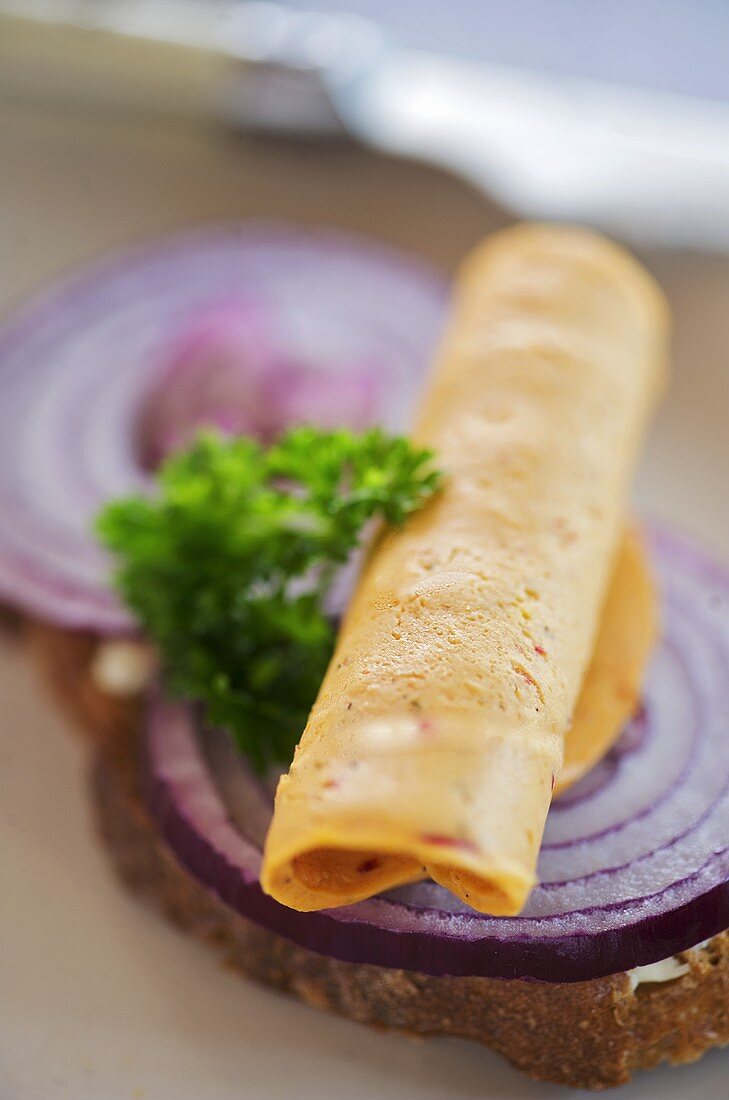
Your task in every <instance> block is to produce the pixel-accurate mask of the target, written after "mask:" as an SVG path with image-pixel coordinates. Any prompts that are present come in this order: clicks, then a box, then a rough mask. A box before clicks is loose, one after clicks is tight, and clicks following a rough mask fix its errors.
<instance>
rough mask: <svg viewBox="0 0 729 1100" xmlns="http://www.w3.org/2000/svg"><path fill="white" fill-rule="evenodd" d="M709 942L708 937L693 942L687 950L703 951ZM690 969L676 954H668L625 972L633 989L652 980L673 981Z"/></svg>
mask: <svg viewBox="0 0 729 1100" xmlns="http://www.w3.org/2000/svg"><path fill="white" fill-rule="evenodd" d="M710 943H711V940H710V939H708V940H702V941H701V943H697V944H694V946H693V947H690V948H688V950H689V951H703V949H704V948H705V947H708V946H709V944H710ZM690 969H691V967H690V965H689V964H688V963H687V962H685V961H684V960H683V959H680V958H678V956H676V955H670V956H669V957H668V958H667V959H659V961H658V962H654V963H647V964H646V965H645V966H634V967H633V969H632V970H628V971H626V974H627V977H628V981H629V982H630V988H631V989H632V990H634V991H635V990H636V989H637V988H638V986H639V985H647V984H649V983H652V982H673V981H675V980H676V978H683V976H684V974H688V973H689V971H690Z"/></svg>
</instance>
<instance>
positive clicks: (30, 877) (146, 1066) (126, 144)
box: [0, 110, 729, 1100]
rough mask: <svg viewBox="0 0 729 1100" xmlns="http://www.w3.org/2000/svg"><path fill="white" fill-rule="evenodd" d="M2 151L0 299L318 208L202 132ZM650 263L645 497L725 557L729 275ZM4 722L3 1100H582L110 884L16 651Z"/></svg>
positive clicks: (723, 1084) (428, 196)
mask: <svg viewBox="0 0 729 1100" xmlns="http://www.w3.org/2000/svg"><path fill="white" fill-rule="evenodd" d="M0 141H1V142H2V148H1V152H0V155H1V156H2V160H3V165H4V168H3V174H2V178H1V179H0V239H2V241H3V255H2V259H1V260H0V302H1V303H3V304H5V303H9V302H11V301H14V300H17V299H18V298H20V297H21V296H22V295H23V293H25V292H26V291H28V290H29V289H31V288H32V287H33V286H35V285H36V284H37V283H38V282H40V281H42V280H43V279H44V278H46V277H47V276H48V275H49V274H51V273H54V272H55V271H57V270H59V269H60V268H62V267H64V266H66V265H70V264H75V263H77V262H79V261H80V260H82V259H85V258H86V257H88V256H91V255H94V254H95V253H97V252H99V251H100V250H102V249H103V248H106V247H108V246H110V245H112V244H114V243H117V242H121V241H125V240H128V239H131V238H132V237H139V236H141V235H144V234H145V233H148V232H150V231H152V230H154V229H156V228H158V227H169V226H170V225H173V224H181V223H182V224H184V223H187V222H189V221H191V220H198V219H200V218H201V217H221V216H232V215H237V214H238V213H239V212H244V211H247V210H250V209H256V208H257V207H258V206H259V205H262V206H263V208H264V209H265V210H266V211H267V212H268V211H273V212H275V211H276V210H277V209H278V207H280V206H283V207H285V208H286V209H287V210H289V211H291V212H293V213H301V214H303V215H304V216H307V217H310V216H311V209H312V208H313V207H312V200H311V197H310V193H311V191H312V188H313V187H315V180H314V177H313V176H312V173H311V171H310V168H307V167H306V163H303V162H302V163H303V167H302V165H301V164H300V165H299V169H300V172H299V175H298V177H297V178H296V179H295V180H294V181H293V182H294V183H296V184H300V187H301V190H300V191H299V192H298V197H296V192H294V194H295V197H294V199H293V200H292V199H290V198H285V195H284V192H285V191H286V190H288V191H290V190H291V185H292V180H291V179H290V178H289V179H288V180H287V182H286V187H285V188H284V186H283V184H282V183H280V182H278V180H279V177H278V176H277V177H276V178H275V179H272V180H268V179H267V178H263V181H262V179H261V178H259V177H258V176H256V175H255V173H253V176H251V174H250V170H249V168H250V166H249V165H248V163H247V162H245V158H244V157H243V154H242V153H241V151H240V150H239V149H237V148H236V149H234V148H233V147H232V145H226V144H223V143H221V144H220V145H217V144H215V143H213V142H210V141H209V140H207V139H203V138H202V137H200V136H196V135H193V134H185V135H178V136H176V137H172V136H168V135H161V134H156V133H154V132H143V133H142V132H132V131H124V130H123V128H120V127H119V126H117V127H116V128H112V129H109V128H108V127H106V126H104V125H101V124H100V123H94V122H91V121H89V122H84V123H78V124H76V123H74V124H71V123H69V122H63V121H62V120H60V119H51V118H43V117H36V116H30V115H28V116H26V115H23V114H22V113H21V112H14V111H12V110H11V111H0ZM241 158H243V160H241ZM340 168H341V176H342V179H343V180H344V181H345V183H346V186H347V187H348V188H349V192H348V193H347V194H346V195H345V196H344V197H343V198H341V197H340V198H338V199H336V200H335V199H333V200H332V201H331V203H330V204H328V208H327V213H328V214H329V215H330V218H331V219H333V220H335V221H337V220H338V221H341V222H345V223H346V222H347V220H348V212H349V211H350V207H351V210H352V212H353V217H355V220H356V222H357V224H358V225H360V226H363V227H365V228H372V229H374V228H376V227H377V225H378V219H380V217H381V220H382V221H383V225H385V226H386V228H385V229H383V232H386V233H387V235H389V236H390V237H392V238H393V239H396V240H399V239H402V240H403V241H404V242H405V243H408V239H409V235H410V237H412V235H413V234H417V233H418V232H419V230H418V228H417V226H414V227H413V226H411V225H410V224H409V222H408V220H407V218H403V217H402V216H401V212H400V213H399V212H398V210H397V208H395V209H394V211H392V210H389V207H387V204H385V206H384V207H383V208H382V211H381V212H378V210H377V209H376V204H377V202H380V203H382V196H381V195H380V197H379V199H378V198H377V197H376V196H370V194H369V192H368V193H363V192H362V189H361V187H362V185H361V176H360V169H359V168H356V169H354V170H353V169H351V168H348V167H347V165H346V164H342V165H341V166H340ZM371 182H372V181H371V180H370V181H369V183H368V186H369V185H370V184H371ZM433 187H435V185H432V186H431V184H430V183H428V182H426V183H425V184H424V185H423V192H422V194H421V195H420V203H421V205H422V208H423V210H424V211H425V212H426V214H427V211H428V203H430V204H431V206H432V203H433V202H434V201H435V198H434V193H435V192H434V191H433ZM438 187H441V185H440V184H438ZM438 187H435V191H437V190H438ZM429 188H430V190H429ZM306 194H309V198H308V199H307V198H306V197H305V196H306ZM302 196H304V197H302ZM373 204H374V205H373ZM314 205H315V204H314ZM494 217H495V215H494V213H493V211H489V210H488V208H486V207H484V212H481V211H480V208H479V207H478V204H476V203H475V202H474V199H473V197H472V196H468V195H464V196H461V198H460V201H459V204H458V213H457V214H454V221H453V224H452V225H451V226H449V225H447V224H444V223H443V222H442V221H432V235H431V239H430V241H429V243H428V245H427V246H426V247H425V250H426V251H429V252H431V253H432V254H433V255H435V256H441V257H442V258H443V259H445V260H446V261H450V260H452V259H453V258H454V256H455V255H457V254H458V251H460V249H461V247H462V244H463V243H465V242H466V241H467V240H469V239H470V237H471V236H473V235H474V233H475V232H476V231H480V230H481V229H484V228H487V227H488V221H489V219H490V220H493V219H494ZM469 219H470V220H469ZM449 249H450V252H449ZM658 267H659V269H660V272H661V274H662V275H663V277H664V279H665V281H666V283H667V286H668V288H669V292H670V294H671V296H672V298H673V299H674V303H675V308H676V311H677V315H678V321H677V329H678V333H677V344H678V348H677V351H678V360H679V363H678V368H677V372H676V376H675V379H674V384H673V387H672V390H671V394H670V398H669V400H668V402H667V403H666V406H665V408H664V410H663V412H662V414H661V417H660V419H659V422H658V425H657V428H656V431H655V432H654V435H653V439H652V443H651V447H650V448H649V452H648V455H647V457H646V461H645V463H644V466H643V469H642V472H641V477H640V481H639V497H640V499H641V501H642V502H643V503H644V505H648V506H649V509H650V511H651V513H653V514H658V515H665V516H669V517H673V518H674V520H676V521H677V522H679V523H680V524H681V526H682V527H684V528H688V529H690V530H691V529H693V530H694V531H695V532H697V533H698V534H700V535H701V536H702V537H703V538H704V541H707V542H708V543H709V544H710V545H711V544H713V545H714V547H715V548H716V549H717V550H718V551H719V553H720V554H722V553H723V555H724V556H725V557H727V558H729V515H728V514H727V513H728V511H729V510H728V509H727V491H726V477H727V470H729V443H728V442H727V431H726V416H727V410H729V308H727V302H729V265H728V264H727V263H726V262H725V261H721V260H715V261H700V260H691V259H688V258H685V259H684V260H682V261H681V262H680V263H679V262H677V261H674V260H666V261H658ZM1 399H2V398H1V395H0V400H1ZM0 715H1V716H2V721H1V722H0V874H1V875H2V879H1V883H2V885H1V886H0V1100H61V1098H64V1100H65V1098H73V1100H188V1098H189V1100H193V1098H194V1100H202V1098H204V1100H229V1098H233V1097H235V1098H237V1100H274V1098H289V1097H291V1098H294V1097H296V1098H305V1097H307V1098H308V1097H311V1098H316V1100H359V1098H361V1100H364V1098H367V1100H369V1098H371V1097H375V1096H379V1097H383V1098H385V1100H410V1098H413V1100H414V1098H416V1097H417V1098H418V1100H431V1098H432V1100H436V1098H439V1100H456V1098H469V1097H482V1098H485V1100H508V1098H511V1097H514V1098H524V1100H527V1098H544V1100H549V1098H555V1100H556V1098H559V1097H567V1096H571V1095H576V1094H574V1093H570V1092H569V1091H567V1090H563V1089H559V1088H556V1087H554V1086H547V1085H536V1084H532V1083H530V1082H528V1081H526V1080H524V1079H523V1078H522V1077H521V1076H520V1075H519V1074H517V1073H516V1072H515V1071H513V1070H512V1069H511V1068H510V1067H508V1066H507V1065H506V1064H505V1063H503V1062H502V1061H501V1060H500V1059H498V1058H497V1057H496V1056H494V1055H493V1054H491V1053H490V1052H489V1051H486V1050H482V1049H480V1048H478V1047H477V1046H476V1045H474V1044H468V1043H466V1042H463V1041H457V1040H443V1039H437V1040H429V1041H427V1042H415V1041H413V1040H409V1039H407V1038H404V1037H401V1036H398V1035H385V1034H380V1033H377V1032H374V1031H371V1030H368V1029H366V1028H363V1027H361V1026H359V1025H356V1024H353V1023H350V1022H348V1021H344V1020H340V1019H337V1018H333V1017H330V1016H326V1015H323V1014H321V1013H319V1012H316V1011H315V1010H313V1009H310V1008H308V1007H305V1006H303V1005H301V1004H299V1003H298V1002H295V1001H293V1000H289V999H287V998H285V997H283V996H281V995H278V994H276V993H273V992H271V991H269V990H266V989H261V988H258V987H256V986H254V985H252V984H250V983H248V982H245V981H242V980H241V979H240V978H239V977H237V976H236V975H233V974H231V973H229V972H227V971H225V970H224V969H223V968H222V967H221V966H220V965H219V963H218V962H217V960H216V958H215V956H214V955H213V954H212V953H211V952H210V951H209V950H208V949H207V948H204V947H202V946H201V945H198V944H197V943H196V942H194V941H192V940H190V939H188V938H187V937H185V936H183V935H182V934H180V933H178V932H177V931H174V930H172V929H171V928H168V927H167V926H166V925H165V924H164V923H163V922H162V921H161V920H160V919H159V917H158V916H157V914H156V913H153V912H149V911H147V910H146V909H144V908H141V907H140V906H138V905H137V904H136V903H135V902H134V900H133V899H131V898H128V897H127V896H126V895H125V894H124V893H123V891H122V890H121V889H120V888H119V887H118V885H117V883H116V881H115V880H114V878H113V876H112V873H111V871H110V869H109V867H108V865H107V863H106V860H105V858H104V856H103V853H102V852H101V851H100V850H99V849H98V848H97V846H96V843H95V841H94V838H93V835H92V831H91V828H90V820H89V813H88V809H87V801H86V796H85V790H84V785H85V765H86V752H85V750H84V747H83V746H82V745H81V743H80V742H78V741H76V740H75V739H74V738H73V737H71V736H69V734H68V731H66V730H65V729H64V728H63V726H62V723H61V721H60V719H59V718H58V717H57V716H56V714H55V712H54V710H53V708H52V706H51V704H50V702H49V701H48V700H47V699H46V697H45V696H44V695H43V694H42V693H41V692H40V690H39V688H38V682H37V680H36V678H35V677H34V676H33V675H32V670H31V669H30V668H29V666H28V662H27V659H26V657H25V655H24V654H23V652H22V649H20V648H18V647H14V646H10V645H8V644H5V643H3V644H0ZM728 1077H729V1054H727V1053H720V1052H714V1053H712V1054H710V1055H708V1056H707V1057H706V1058H705V1059H704V1060H703V1061H702V1062H701V1063H700V1064H699V1065H697V1066H693V1067H686V1068H681V1069H676V1070H669V1069H660V1070H658V1071H655V1072H654V1073H652V1074H650V1075H644V1076H642V1077H641V1078H640V1079H639V1080H638V1081H637V1083H635V1084H633V1085H630V1086H628V1087H626V1088H625V1089H623V1090H622V1091H621V1092H620V1094H619V1095H620V1096H621V1098H624V1100H638V1098H640V1100H649V1098H650V1100H653V1098H656V1097H659V1096H660V1097H661V1098H662V1100H679V1098H680V1100H684V1098H685V1097H687V1096H691V1097H692V1098H694V1100H701V1098H704V1097H706V1098H709V1097H711V1098H712V1100H718V1098H721V1097H724V1096H726V1094H727V1079H728Z"/></svg>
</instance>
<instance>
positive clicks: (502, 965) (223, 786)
mask: <svg viewBox="0 0 729 1100" xmlns="http://www.w3.org/2000/svg"><path fill="white" fill-rule="evenodd" d="M652 548H653V553H654V558H655V561H656V565H657V568H658V571H659V576H660V579H661V582H662V589H663V602H664V613H663V614H664V637H663V641H662V643H661V644H660V646H659V647H658V651H657V653H656V655H655V659H654V661H653V665H652V668H651V672H650V675H649V678H648V682H647V685H646V691H645V700H644V709H643V712H642V714H641V715H640V716H639V717H638V718H637V719H636V720H635V721H634V722H633V723H631V724H630V725H629V726H628V727H627V729H626V730H625V732H624V734H623V736H622V739H621V740H620V741H619V742H618V744H617V745H616V746H615V747H614V748H613V749H612V750H611V751H610V752H609V753H608V755H607V756H606V757H605V759H604V760H603V761H602V762H601V763H600V764H598V765H597V767H596V768H595V769H594V770H593V771H592V772H591V773H590V774H589V775H587V776H585V778H584V779H583V780H581V781H580V783H579V784H577V785H576V786H574V787H572V788H571V789H570V790H569V791H568V792H566V793H565V795H564V796H563V797H562V799H560V800H559V801H557V802H556V803H555V804H554V806H553V807H552V810H551V812H550V814H549V818H548V822H547V829H546V833H545V839H544V844H543V848H542V852H541V857H540V863H539V877H540V885H539V886H538V887H537V888H536V889H535V890H534V891H533V893H532V895H531V897H530V899H529V903H528V905H527V907H526V909H525V910H524V912H523V913H522V914H521V915H520V916H519V917H513V918H512V917H509V918H496V917H488V916H484V915H481V914H478V913H474V912H473V911H471V910H469V909H468V908H467V907H466V906H465V905H463V904H462V903H461V902H459V901H458V900H456V899H455V898H454V897H453V896H452V895H450V894H449V893H448V892H447V891H445V890H444V889H442V888H441V887H439V886H437V885H435V884H433V883H429V882H424V883H419V884H416V885H413V886H408V887H402V888H400V889H398V890H394V891H392V892H390V893H387V894H385V895H383V896H380V897H377V898H373V899H370V900H368V901H364V902H360V903H358V904H357V905H353V906H349V907H346V908H342V909H334V910H329V911H326V912H320V913H296V912H294V911H293V910H290V909H286V908H285V907H283V906H281V905H279V904H278V903H277V902H275V901H273V900H272V899H271V898H269V897H266V896H265V895H264V894H263V893H262V891H261V889H260V886H259V883H258V873H259V870H260V864H261V844H262V839H263V836H264V835H265V830H266V825H267V821H268V817H269V815H270V812H271V800H270V794H269V793H268V792H267V791H266V790H265V789H262V787H261V784H260V782H258V781H256V780H255V779H254V778H253V777H252V776H251V774H250V772H249V771H248V769H247V768H246V766H245V763H244V761H242V760H241V759H240V758H238V757H236V755H235V753H233V752H231V751H230V750H229V748H228V747H227V745H226V741H225V738H224V735H223V734H221V733H215V732H210V731H204V730H201V729H200V728H199V727H198V725H197V724H196V721H195V719H194V717H193V715H192V712H191V711H190V710H188V709H186V708H184V707H182V706H179V705H177V704H173V703H170V702H166V701H163V700H157V701H155V702H154V703H153V705H152V709H151V713H150V716H149V722H148V726H147V730H146V739H145V761H146V774H147V777H148V779H149V792H150V793H149V804H150V807H151V809H152V811H153V813H154V815H155V816H156V819H157V821H158V824H159V827H160V829H161V832H162V834H163V835H164V837H165V838H166V840H167V841H168V843H169V844H170V845H171V846H172V848H173V849H174V851H175V852H176V854H177V856H178V858H179V860H180V861H181V862H182V863H183V864H184V866H185V867H187V868H188V869H189V871H190V872H191V873H192V874H194V875H195V876H196V877H197V878H199V879H200V881H201V882H203V883H204V884H205V885H206V886H207V887H209V888H210V889H211V890H213V891H214V892H215V893H217V894H218V895H219V896H220V897H221V898H222V899H223V900H224V901H225V902H227V903H228V904H229V905H230V906H232V907H233V908H234V909H236V910H237V911H238V912H240V913H241V914H243V915H244V916H246V917H249V918H250V919H252V920H254V921H257V922H259V923H261V924H263V925H265V926H267V927H268V928H271V929H273V930H274V931H276V932H278V933H280V934H281V935H283V936H286V937H288V938H289V939H291V940H293V941H295V942H296V943H299V944H301V945H303V946H305V947H308V948H311V949H312V950H314V951H318V952H320V953H322V954H326V955H332V956H334V957H336V958H339V959H345V960H349V961H353V962H366V963H374V964H377V965H380V966H387V967H405V968H408V969H413V970H418V971H422V972H424V973H427V974H452V975H485V976H489V977H497V978H530V979H537V980H542V981H548V982H574V981H582V980H588V979H592V978H597V977H601V976H603V975H606V974H611V973H615V972H619V971H623V970H628V969H631V968H632V967H635V966H641V965H644V964H647V963H651V962H656V961H657V960H659V959H662V958H665V957H667V956H670V955H673V954H675V953H677V952H679V951H682V950H686V949H687V948H689V947H691V946H693V945H694V944H696V943H699V942H700V941H702V940H705V939H708V938H709V937H711V936H713V935H716V934H717V933H718V932H720V931H722V930H723V929H725V928H727V927H728V926H729V881H728V880H729V752H728V751H727V733H728V732H729V573H727V572H726V571H724V570H722V569H721V568H720V567H718V566H717V565H715V564H713V563H712V562H710V561H708V560H707V559H706V558H705V557H704V556H703V555H702V554H701V553H700V552H699V551H697V550H695V549H693V548H692V547H691V546H690V545H689V544H688V543H686V542H685V541H683V540H682V539H678V538H676V537H675V536H669V535H667V534H665V533H657V534H655V535H654V536H653V539H652Z"/></svg>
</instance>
